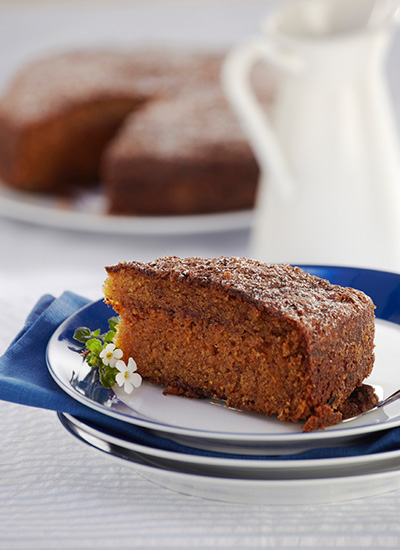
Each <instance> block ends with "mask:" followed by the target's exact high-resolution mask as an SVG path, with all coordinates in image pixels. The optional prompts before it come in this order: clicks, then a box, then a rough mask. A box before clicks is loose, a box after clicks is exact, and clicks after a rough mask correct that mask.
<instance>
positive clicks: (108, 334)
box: [103, 330, 115, 344]
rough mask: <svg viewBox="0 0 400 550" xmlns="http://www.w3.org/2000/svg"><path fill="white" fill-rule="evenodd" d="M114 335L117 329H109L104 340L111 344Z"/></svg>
mask: <svg viewBox="0 0 400 550" xmlns="http://www.w3.org/2000/svg"><path fill="white" fill-rule="evenodd" d="M114 336H115V330H109V331H108V332H107V333H106V334H105V335H104V337H103V338H104V342H106V343H107V344H111V343H112V341H113V340H114Z"/></svg>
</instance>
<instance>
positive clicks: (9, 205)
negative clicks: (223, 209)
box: [0, 183, 252, 235]
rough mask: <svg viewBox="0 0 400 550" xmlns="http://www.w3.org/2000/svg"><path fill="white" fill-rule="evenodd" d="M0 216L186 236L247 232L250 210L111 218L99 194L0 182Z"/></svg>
mask: <svg viewBox="0 0 400 550" xmlns="http://www.w3.org/2000/svg"><path fill="white" fill-rule="evenodd" d="M0 215H2V216H4V217H7V218H11V219H14V220H18V221H24V222H30V223H35V224H39V225H45V226H50V227H57V228H61V229H72V230H74V231H90V232H95V233H114V234H126V235H175V234H176V235H189V234H196V233H209V232H222V231H232V230H240V229H247V228H249V227H250V225H251V221H252V211H251V210H242V211H237V212H227V213H220V214H198V215H192V216H112V215H110V214H107V213H106V206H105V201H104V197H103V196H102V194H101V193H100V192H96V191H91V192H89V191H86V192H82V193H80V194H78V195H77V196H76V197H75V198H74V199H70V200H68V199H65V198H62V199H61V198H57V197H52V196H45V195H34V194H30V193H24V192H21V191H13V190H10V189H8V188H7V187H5V186H4V185H2V184H1V183H0Z"/></svg>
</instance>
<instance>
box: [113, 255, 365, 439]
mask: <svg viewBox="0 0 400 550" xmlns="http://www.w3.org/2000/svg"><path fill="white" fill-rule="evenodd" d="M106 270H107V273H108V277H107V279H106V281H105V284H104V293H105V301H106V303H108V304H109V305H112V306H113V308H114V309H115V310H116V311H117V312H118V313H119V315H120V324H119V327H118V332H117V336H116V345H117V346H118V347H120V348H121V349H122V350H123V353H124V356H125V357H129V356H131V357H133V358H134V359H135V361H136V363H137V365H138V372H139V373H140V374H141V375H142V376H143V377H144V378H147V379H149V380H150V381H151V382H154V383H156V384H161V385H164V386H166V387H167V390H166V391H167V392H169V393H175V394H182V395H186V396H198V397H211V398H220V399H225V400H226V402H227V405H228V406H230V407H234V408H237V409H242V410H247V411H255V412H258V413H264V414H266V415H268V416H277V417H278V418H279V419H281V420H286V421H292V422H297V421H300V420H303V421H305V424H304V427H303V429H304V430H306V431H309V430H314V429H321V428H323V427H324V426H327V425H330V424H334V423H336V422H338V421H339V420H341V419H342V417H343V414H342V409H346V407H347V409H349V407H348V404H349V402H350V403H351V401H352V400H353V404H354V402H355V401H357V400H359V401H360V402H362V401H363V399H364V401H365V399H366V398H365V392H363V391H360V388H361V387H363V386H362V382H363V380H364V379H365V378H366V377H367V376H368V375H369V374H370V373H371V370H372V367H373V364H374V330H375V329H374V326H375V324H374V305H373V303H372V300H371V299H370V298H369V297H368V296H366V295H365V294H364V293H363V292H361V291H358V290H355V289H351V288H343V287H340V286H337V285H332V284H330V283H329V282H328V281H326V280H323V279H320V278H317V277H315V276H312V275H309V274H307V273H305V272H303V271H302V270H301V269H300V268H298V267H292V266H289V265H280V264H274V265H268V264H263V263H261V262H258V261H255V260H251V259H245V258H220V259H203V258H186V259H181V258H176V257H166V258H161V259H158V260H156V261H154V262H150V263H141V262H129V263H120V264H118V265H115V266H111V267H107V268H106ZM355 390H356V393H357V397H356V398H355V397H354V395H355V393H354V391H355ZM367 394H368V395H367V397H368V396H369V397H368V399H367V401H368V400H369V398H370V397H371V395H372V394H373V392H368V391H367ZM370 394H371V395H370ZM359 396H361V397H360V398H359ZM353 404H352V405H351V406H350V410H353V411H354V410H355V408H354V407H353ZM366 407H368V404H366Z"/></svg>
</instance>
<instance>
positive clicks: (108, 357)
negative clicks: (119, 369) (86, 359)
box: [100, 344, 122, 367]
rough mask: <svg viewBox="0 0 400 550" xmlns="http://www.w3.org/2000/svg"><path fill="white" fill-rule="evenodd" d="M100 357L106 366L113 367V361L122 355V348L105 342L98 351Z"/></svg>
mask: <svg viewBox="0 0 400 550" xmlns="http://www.w3.org/2000/svg"><path fill="white" fill-rule="evenodd" d="M100 357H101V359H102V360H103V363H104V364H105V365H106V366H108V365H109V366H110V367H115V363H116V362H117V361H118V360H119V359H121V357H122V350H120V349H118V348H116V347H115V346H114V344H107V345H106V347H105V348H104V349H103V350H102V351H101V352H100Z"/></svg>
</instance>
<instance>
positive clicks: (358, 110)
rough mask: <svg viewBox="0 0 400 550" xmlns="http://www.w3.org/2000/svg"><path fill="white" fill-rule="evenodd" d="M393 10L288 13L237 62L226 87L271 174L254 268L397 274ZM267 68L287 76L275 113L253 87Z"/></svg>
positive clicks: (363, 3)
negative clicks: (390, 79) (390, 70)
mask: <svg viewBox="0 0 400 550" xmlns="http://www.w3.org/2000/svg"><path fill="white" fill-rule="evenodd" d="M384 2H385V0H381V2H379V1H378V2H373V1H372V0H351V1H349V0H297V1H295V2H293V3H290V4H285V5H283V6H282V4H281V7H280V8H279V9H277V10H275V11H272V12H270V14H269V15H268V16H267V18H266V20H265V23H264V25H263V32H262V33H261V35H260V36H258V37H255V38H254V39H253V40H249V41H248V42H247V43H245V44H243V45H240V46H238V47H237V48H236V49H234V50H233V51H232V52H231V53H230V54H229V55H228V57H227V59H226V61H225V63H224V66H223V70H222V81H223V86H224V89H225V92H226V95H227V97H228V99H229V100H230V102H231V104H232V106H233V109H234V111H235V112H236V114H237V116H238V119H239V121H240V123H241V124H242V126H243V129H244V132H245V133H246V134H247V137H248V139H249V142H250V145H251V146H252V148H253V150H254V153H255V155H256V158H257V160H258V162H259V165H260V168H261V174H262V175H261V181H260V185H259V192H258V197H257V202H256V208H255V216H254V226H253V231H252V243H251V245H252V250H251V255H252V256H253V257H255V258H258V259H261V260H263V261H267V262H288V263H314V264H315V263H317V264H328V265H353V266H357V267H372V268H378V269H385V270H394V271H400V147H399V137H398V128H397V123H396V119H395V114H394V111H393V106H392V104H391V100H390V95H389V90H388V86H387V81H386V80H387V79H386V60H387V52H388V48H389V46H390V44H391V39H392V36H393V34H394V30H395V27H396V21H397V20H396V13H397V12H396V13H395V14H394V15H393V13H392V12H386V11H385V8H386V7H387V4H384ZM377 7H379V8H381V12H378V17H375V18H374V17H373V16H372V14H373V13H374V10H376V9H377ZM379 14H380V15H379ZM262 61H266V62H267V63H269V64H271V65H273V66H274V67H276V68H277V70H278V72H279V78H278V79H277V91H276V100H275V102H274V105H273V108H272V110H271V112H269V113H266V112H265V111H264V109H263V108H262V107H261V106H260V104H259V103H258V101H257V99H256V96H255V93H254V90H253V89H252V86H251V84H250V75H251V72H252V69H253V67H254V65H255V64H256V63H258V62H262Z"/></svg>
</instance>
